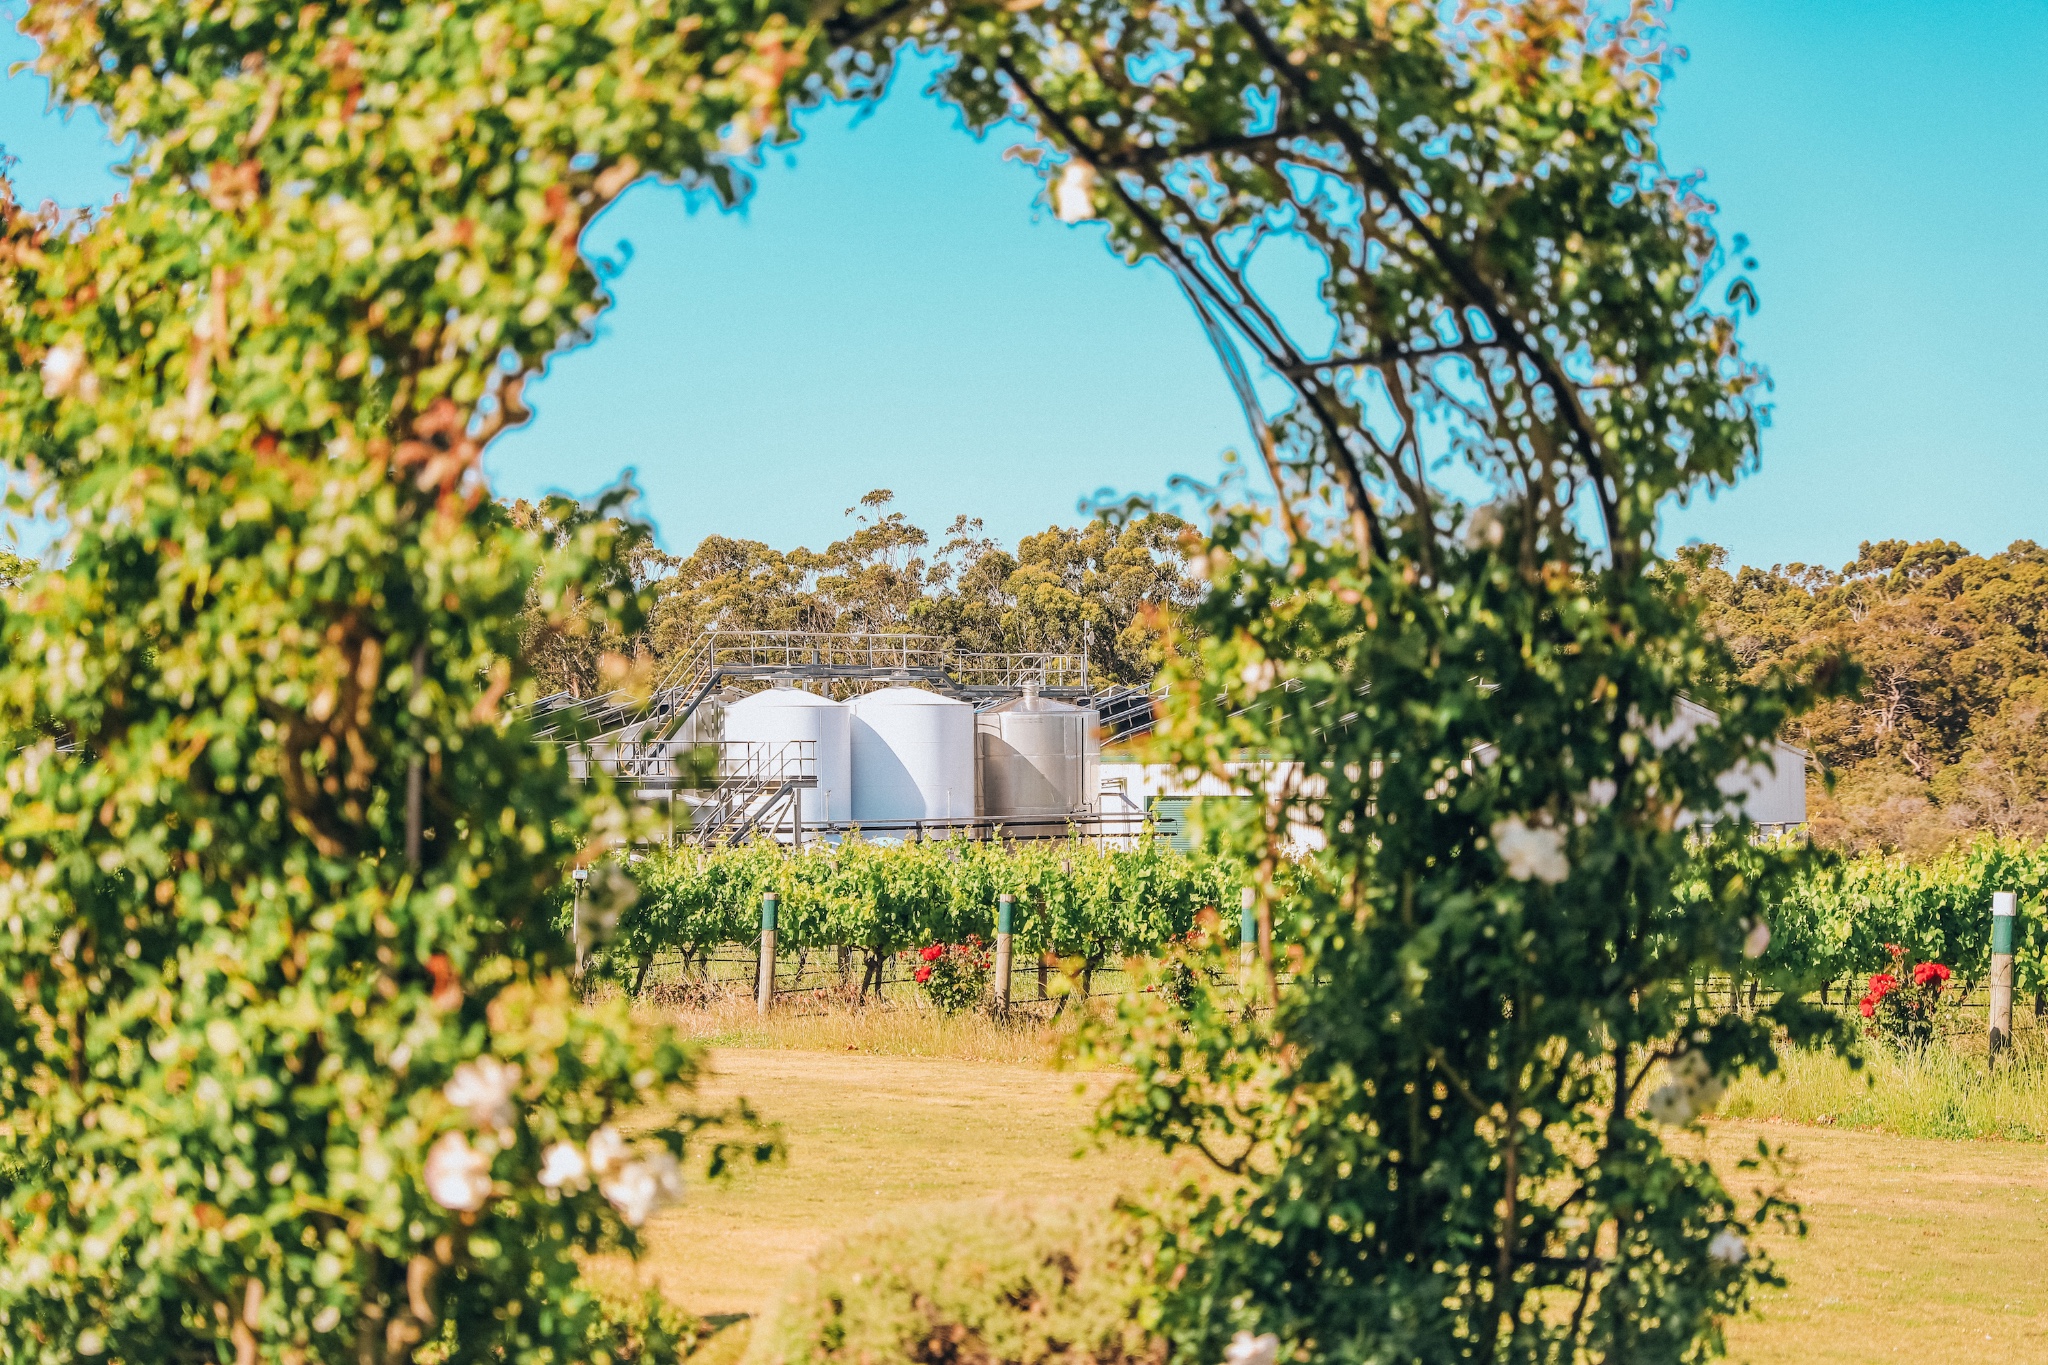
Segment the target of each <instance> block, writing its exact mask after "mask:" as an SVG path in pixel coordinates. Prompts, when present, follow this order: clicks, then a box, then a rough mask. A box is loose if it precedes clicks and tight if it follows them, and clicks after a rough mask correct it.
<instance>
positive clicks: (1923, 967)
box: [1913, 962, 1951, 990]
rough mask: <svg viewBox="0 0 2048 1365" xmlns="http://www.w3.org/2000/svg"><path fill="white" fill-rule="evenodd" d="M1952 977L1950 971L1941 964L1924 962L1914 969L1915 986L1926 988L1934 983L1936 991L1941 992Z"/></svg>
mask: <svg viewBox="0 0 2048 1365" xmlns="http://www.w3.org/2000/svg"><path fill="white" fill-rule="evenodd" d="M1950 975H1951V973H1950V972H1949V969H1948V968H1946V967H1944V966H1942V965H1941V964H1940V963H1939V962H1923V963H1921V964H1920V965H1919V966H1917V967H1915V968H1914V969H1913V984H1914V985H1916V986H1925V985H1927V984H1928V983H1930V982H1932V983H1933V985H1934V989H1936V990H1940V989H1941V988H1942V987H1943V986H1944V985H1946V984H1947V983H1948V979H1949V976H1950Z"/></svg>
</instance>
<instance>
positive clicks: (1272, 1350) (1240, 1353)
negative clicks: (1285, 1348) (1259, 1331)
mask: <svg viewBox="0 0 2048 1365" xmlns="http://www.w3.org/2000/svg"><path fill="white" fill-rule="evenodd" d="M1223 1359H1224V1362H1225V1365H1274V1362H1276V1361H1277V1360H1279V1359H1280V1338H1278V1337H1276V1336H1274V1335H1273V1334H1272V1333H1271V1332H1267V1333H1264V1334H1263V1335H1261V1336H1256V1337H1255V1336H1253V1335H1252V1334H1251V1333H1250V1332H1239V1333H1238V1334H1237V1335H1236V1336H1234V1337H1232V1338H1231V1339H1230V1345H1229V1346H1227V1347H1225V1348H1224V1351H1223Z"/></svg>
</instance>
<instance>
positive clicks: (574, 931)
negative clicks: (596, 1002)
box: [569, 867, 590, 986]
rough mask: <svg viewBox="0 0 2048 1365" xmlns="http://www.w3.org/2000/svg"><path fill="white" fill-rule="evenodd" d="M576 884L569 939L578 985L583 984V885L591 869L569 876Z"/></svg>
mask: <svg viewBox="0 0 2048 1365" xmlns="http://www.w3.org/2000/svg"><path fill="white" fill-rule="evenodd" d="M569 875H570V876H571V877H572V878H574V879H575V882H576V899H575V901H574V902H573V903H572V905H571V907H570V910H569V939H570V942H571V943H572V944H573V945H574V947H575V949H576V984H577V985H578V986H581V985H582V984H583V959H584V957H585V956H586V950H585V948H584V946H583V883H585V882H587V881H589V880H590V869H589V868H587V867H579V868H577V869H576V870H575V871H574V872H571V873H570V874H569Z"/></svg>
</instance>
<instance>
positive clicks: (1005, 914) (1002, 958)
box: [996, 895, 1017, 1019]
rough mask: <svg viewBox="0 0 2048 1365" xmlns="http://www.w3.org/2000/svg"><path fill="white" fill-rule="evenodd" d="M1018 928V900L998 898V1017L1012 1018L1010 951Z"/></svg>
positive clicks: (1007, 896)
mask: <svg viewBox="0 0 2048 1365" xmlns="http://www.w3.org/2000/svg"><path fill="white" fill-rule="evenodd" d="M1016 928H1017V898H1016V897H1015V896H1010V895H1003V896H997V897H996V1017H997V1018H999V1019H1007V1018H1009V1016H1010V950H1011V947H1012V946H1013V941H1014V937H1015V933H1016Z"/></svg>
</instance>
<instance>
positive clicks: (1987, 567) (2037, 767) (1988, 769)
mask: <svg viewBox="0 0 2048 1365" xmlns="http://www.w3.org/2000/svg"><path fill="white" fill-rule="evenodd" d="M1726 565H1727V555H1726V553H1725V552H1724V551H1723V550H1721V548H1720V547H1719V546H1714V545H1701V546H1694V547H1689V548H1688V549H1686V550H1683V551H1681V552H1680V553H1679V555H1678V557H1677V560H1676V562H1675V563H1674V564H1673V565H1671V566H1670V569H1669V576H1670V577H1671V579H1672V580H1673V581H1674V582H1675V583H1678V584H1680V585H1682V586H1683V587H1684V588H1685V590H1686V591H1687V592H1688V593H1689V594H1690V595H1691V596H1692V598H1693V600H1694V601H1696V602H1697V603H1699V605H1700V606H1701V609H1702V611H1703V614H1704V617H1705V619H1706V621H1707V623H1708V626H1709V628H1710V629H1712V630H1713V631H1714V632H1715V633H1716V634H1718V635H1720V636H1721V637H1722V638H1723V639H1724V640H1726V642H1727V643H1728V646H1729V648H1730V650H1731V652H1732V654H1733V659H1732V660H1731V672H1732V673H1733V674H1734V675H1735V676H1740V677H1744V678H1749V679H1757V678H1761V677H1763V676H1765V675H1767V674H1768V673H1769V672H1770V671H1771V670H1772V669H1774V668H1783V667H1788V666H1794V665H1796V664H1797V663H1798V662H1799V661H1800V660H1801V659H1802V658H1805V657H1808V656H1812V655H1815V654H1824V653H1835V652H1846V653H1848V654H1850V655H1852V656H1853V657H1854V658H1855V659H1856V660H1857V662H1858V663H1859V664H1861V665H1862V667H1863V668H1864V670H1865V671H1866V672H1867V673H1868V675H1869V676H1868V683H1867V685H1866V686H1865V687H1864V688H1863V689H1862V691H1861V692H1860V694H1858V695H1856V696H1853V697H1842V698H1840V699H1838V700H1836V701H1833V702H1831V703H1829V704H1827V705H1825V706H1822V707H1819V708H1817V709H1815V710H1814V711H1812V712H1810V713H1809V714H1807V715H1805V716H1802V717H1800V719H1799V720H1798V721H1797V722H1796V725H1795V728H1794V730H1793V731H1792V733H1791V736H1790V737H1791V738H1794V739H1795V740H1796V741H1797V742H1798V743H1800V744H1803V745H1805V746H1806V747H1807V748H1809V749H1810V750H1811V751H1812V752H1813V755H1814V757H1815V758H1816V759H1817V760H1819V764H1820V766H1821V768H1822V769H1823V771H1824V772H1826V773H1827V774H1828V775H1829V777H1830V778H1831V779H1832V782H1833V786H1832V789H1831V790H1819V789H1816V790H1815V792H1814V793H1813V798H1812V830H1813V837H1814V839H1815V841H1816V842H1818V843H1820V844H1823V845H1825V846H1828V847H1833V848H1840V849H1843V850H1845V851H1848V852H1852V853H1864V852H1880V851H1881V852H1903V853H1906V854H1908V855H1910V856H1914V857H1927V856H1930V855H1931V854H1933V853H1935V852H1937V851H1939V850H1940V849H1942V848H1944V847H1946V846H1947V845H1949V844H1951V843H1953V842H1955V841H1956V840H1958V839H1959V838H1964V837H1968V836H1969V835H1971V834H1972V833H1978V832H1982V833H1989V834H1994V835H1998V836H2000V837H2013V836H2029V837H2036V838H2038V837H2040V836H2041V835H2043V834H2044V833H2048V724H2044V723H2043V717H2044V714H2048V685H2044V682H2043V678H2044V677H2048V551H2044V550H2043V549H2042V548H2041V547H2040V546H2039V545H2036V544H2035V543H2034V542H2032V541H2027V540H2022V541H2015V542H2014V543H2013V544H2012V545H2011V546H2009V547H2007V548H2006V549H2005V550H2004V551H2002V552H2001V553H1998V554H1994V555H1974V554H1971V553H1970V552H1969V551H1967V550H1965V549H1964V548H1963V547H1962V546H1960V545H1957V544H1955V543H1953V542H1951V541H1921V542H1918V543H1911V544H1909V543H1908V542H1906V541H1902V540H1885V541H1877V542H1875V543H1872V542H1868V541H1866V542H1865V543H1864V544H1863V545H1862V546H1861V547H1860V549H1859V550H1858V552H1857V556H1856V558H1855V559H1854V560H1853V561H1851V562H1850V563H1848V564H1845V565H1843V566H1842V567H1841V569H1840V570H1829V569H1825V568H1822V567H1819V566H1817V565H1811V564H1789V565H1779V566H1775V567H1773V568H1770V569H1756V568H1748V567H1744V568H1741V569H1738V570H1736V571H1734V572H1732V573H1731V572H1730V571H1729V570H1728V568H1727V567H1726Z"/></svg>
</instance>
